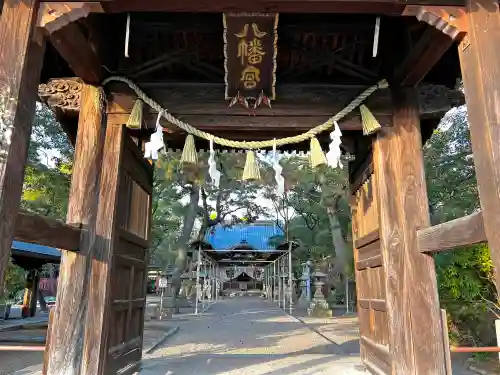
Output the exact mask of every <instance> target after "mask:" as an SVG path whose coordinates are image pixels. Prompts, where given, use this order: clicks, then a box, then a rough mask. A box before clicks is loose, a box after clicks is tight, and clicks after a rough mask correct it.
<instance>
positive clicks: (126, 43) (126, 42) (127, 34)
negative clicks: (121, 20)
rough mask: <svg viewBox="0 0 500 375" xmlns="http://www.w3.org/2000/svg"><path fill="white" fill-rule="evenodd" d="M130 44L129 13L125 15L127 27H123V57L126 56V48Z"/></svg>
mask: <svg viewBox="0 0 500 375" xmlns="http://www.w3.org/2000/svg"><path fill="white" fill-rule="evenodd" d="M129 43H130V13H127V26H126V27H125V57H129V55H128V46H129Z"/></svg>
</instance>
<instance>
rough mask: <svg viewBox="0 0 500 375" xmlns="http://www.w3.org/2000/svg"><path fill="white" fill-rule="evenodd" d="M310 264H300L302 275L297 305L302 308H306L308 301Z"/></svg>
mask: <svg viewBox="0 0 500 375" xmlns="http://www.w3.org/2000/svg"><path fill="white" fill-rule="evenodd" d="M310 263H311V262H310V261H307V262H305V263H302V275H301V276H300V298H299V302H298V305H299V307H303V308H307V307H308V305H309V301H310V288H309V286H310V282H311V272H310Z"/></svg>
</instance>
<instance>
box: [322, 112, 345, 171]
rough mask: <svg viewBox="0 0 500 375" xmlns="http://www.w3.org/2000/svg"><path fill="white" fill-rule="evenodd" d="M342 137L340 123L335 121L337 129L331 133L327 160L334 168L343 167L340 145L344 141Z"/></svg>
mask: <svg viewBox="0 0 500 375" xmlns="http://www.w3.org/2000/svg"><path fill="white" fill-rule="evenodd" d="M340 137H342V132H341V131H340V128H339V124H337V122H336V121H335V129H334V130H333V131H332V132H331V133H330V139H331V140H332V141H331V142H330V146H329V150H328V152H327V153H326V160H327V163H328V165H329V166H330V167H332V168H337V166H338V167H339V168H342V162H341V161H340V156H341V155H342V151H341V150H340V145H341V143H342V141H341V140H340Z"/></svg>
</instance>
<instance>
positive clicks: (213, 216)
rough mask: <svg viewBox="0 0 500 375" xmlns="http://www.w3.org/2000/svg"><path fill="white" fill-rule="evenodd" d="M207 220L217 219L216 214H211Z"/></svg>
mask: <svg viewBox="0 0 500 375" xmlns="http://www.w3.org/2000/svg"><path fill="white" fill-rule="evenodd" d="M209 218H210V220H215V219H217V212H211V213H210V216H209Z"/></svg>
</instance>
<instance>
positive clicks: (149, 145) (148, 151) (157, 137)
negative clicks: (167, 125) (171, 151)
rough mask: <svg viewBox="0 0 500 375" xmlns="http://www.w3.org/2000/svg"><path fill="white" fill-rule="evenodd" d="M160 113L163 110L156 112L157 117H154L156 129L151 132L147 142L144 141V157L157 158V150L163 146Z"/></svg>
mask: <svg viewBox="0 0 500 375" xmlns="http://www.w3.org/2000/svg"><path fill="white" fill-rule="evenodd" d="M162 114H163V111H160V112H159V113H158V117H157V118H156V131H155V132H154V133H153V134H151V137H150V139H149V142H146V144H145V145H144V157H145V158H146V159H152V160H157V159H158V151H159V150H161V149H162V148H163V147H165V143H164V142H163V128H162V126H161V125H160V118H161V115H162Z"/></svg>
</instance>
